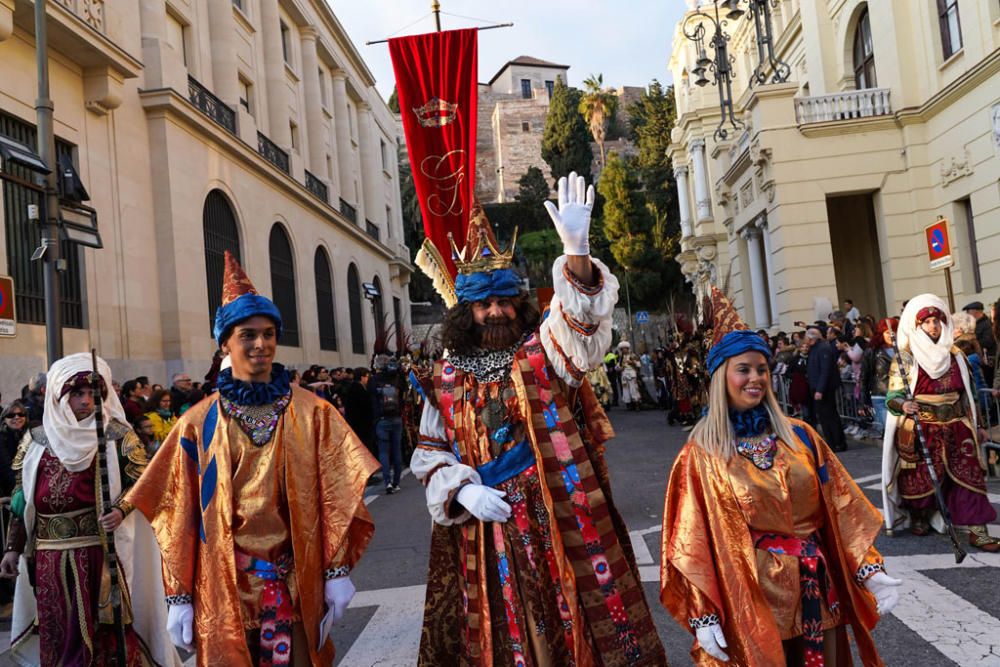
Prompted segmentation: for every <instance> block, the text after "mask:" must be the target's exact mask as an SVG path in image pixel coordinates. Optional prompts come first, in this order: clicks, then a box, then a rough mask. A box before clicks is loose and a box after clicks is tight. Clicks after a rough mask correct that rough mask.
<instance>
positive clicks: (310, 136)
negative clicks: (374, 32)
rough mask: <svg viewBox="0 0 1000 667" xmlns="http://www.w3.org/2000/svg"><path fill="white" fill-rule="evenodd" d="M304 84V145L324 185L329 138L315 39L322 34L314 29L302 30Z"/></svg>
mask: <svg viewBox="0 0 1000 667" xmlns="http://www.w3.org/2000/svg"><path fill="white" fill-rule="evenodd" d="M299 33H300V34H301V36H302V81H303V83H304V84H305V104H306V136H305V137H303V140H302V142H301V145H302V147H303V148H305V150H306V154H305V156H306V157H307V158H308V162H307V164H308V165H309V171H311V172H312V175H313V176H315V177H316V178H318V179H319V180H321V181H327V180H329V175H328V174H327V173H326V136H325V134H324V132H323V93H322V91H321V90H320V88H319V55H318V54H317V53H316V38H317V37H319V31H318V30H316V28H314V27H313V26H305V27H304V28H301V29H300V31H299Z"/></svg>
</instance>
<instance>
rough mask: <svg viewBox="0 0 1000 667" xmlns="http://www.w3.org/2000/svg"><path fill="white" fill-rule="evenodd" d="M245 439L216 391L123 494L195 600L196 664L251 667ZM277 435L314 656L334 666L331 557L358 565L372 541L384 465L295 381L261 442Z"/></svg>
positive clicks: (171, 582)
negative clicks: (240, 574)
mask: <svg viewBox="0 0 1000 667" xmlns="http://www.w3.org/2000/svg"><path fill="white" fill-rule="evenodd" d="M213 410H214V411H215V414H216V416H215V417H214V418H213V417H212V416H211V412H212V411H213ZM206 418H208V421H207V423H208V424H209V425H211V424H212V422H213V421H214V422H215V428H214V429H212V430H211V432H209V431H208V429H206V428H205V425H206ZM246 437H247V436H246V434H244V433H243V431H242V430H241V429H240V427H239V425H238V424H237V423H236V422H235V421H234V420H231V419H230V418H229V417H228V416H227V415H226V414H225V412H224V411H223V410H222V409H221V407H220V406H219V405H218V395H215V396H210V397H208V398H206V399H205V400H203V401H201V402H200V403H198V404H197V405H196V406H194V407H192V408H191V409H189V410H188V411H187V412H185V413H184V414H183V415H182V416H181V419H180V421H179V422H178V424H177V426H176V427H175V428H174V429H173V431H171V433H170V436H169V437H168V438H167V440H166V441H165V442H164V443H163V445H162V446H161V448H160V449H159V450H158V451H157V453H156V456H154V457H153V460H152V461H151V462H150V463H149V466H148V467H147V468H146V473H145V474H144V475H143V476H142V477H141V478H140V479H139V481H138V482H137V483H136V484H135V486H134V487H133V488H132V490H131V491H130V492H129V495H128V497H127V500H128V501H129V502H131V503H132V504H133V505H135V507H136V509H138V510H140V511H141V512H142V513H143V514H145V515H146V517H147V518H148V519H149V521H150V523H151V524H152V525H153V530H154V532H155V534H156V539H157V541H158V542H159V544H160V550H161V551H162V553H163V582H164V588H165V590H166V593H167V595H174V594H190V595H192V596H193V598H194V619H195V623H194V635H195V641H196V643H197V646H198V649H199V650H198V651H197V655H198V665H199V667H208V666H209V665H212V666H214V665H219V666H222V665H226V666H229V665H250V664H251V657H250V653H249V651H248V649H247V645H246V636H245V630H244V624H243V620H242V617H241V613H240V598H239V593H238V591H237V587H236V563H235V557H234V550H233V533H232V516H233V504H234V502H235V503H238V502H239V498H238V497H235V496H236V494H238V493H239V490H238V489H233V488H232V461H231V456H230V446H231V442H232V438H246ZM279 438H280V439H282V440H283V442H282V443H281V444H282V445H283V446H282V450H283V451H284V460H283V461H282V462H281V463H282V465H281V469H282V470H283V471H284V486H285V489H286V493H287V497H288V511H289V530H290V532H291V541H292V554H293V557H294V568H295V573H296V574H295V576H296V580H297V583H298V595H299V608H300V611H301V614H302V622H303V626H304V629H305V633H306V637H307V639H308V649H309V657H310V660H311V662H312V664H313V665H330V664H333V658H334V647H333V643H332V642H329V641H327V642H325V643H324V644H323V648H322V650H321V651H317V650H316V647H317V645H318V644H319V623H320V619H321V618H322V616H323V612H324V604H325V603H324V599H323V584H324V581H323V570H324V569H325V568H327V567H330V565H331V564H332V563H333V562H334V560H335V559H336V560H337V564H347V565H349V566H353V565H354V564H355V563H356V562H357V561H358V559H359V558H360V557H361V554H362V553H363V552H364V550H365V548H366V547H367V546H368V542H369V541H370V540H371V537H372V534H373V533H374V531H375V526H374V524H373V522H372V519H371V515H369V513H368V509H367V508H366V506H365V504H364V499H363V495H364V489H365V483H366V482H367V480H368V477H369V476H370V475H371V474H372V473H373V472H374V471H375V470H377V469H378V467H379V466H378V463H377V462H376V461H375V459H373V458H372V456H371V455H370V454H369V453H368V450H367V449H366V448H365V446H364V444H363V443H362V442H361V441H360V440H359V439H358V438H357V436H355V435H354V432H353V431H352V430H351V429H350V427H348V426H347V424H346V422H344V420H343V418H342V417H341V416H340V413H339V412H338V411H337V410H336V408H334V407H333V406H332V405H330V404H329V403H327V402H326V401H323V400H321V399H319V398H318V397H316V396H315V395H314V394H312V393H310V392H308V391H306V390H304V389H300V388H298V387H294V386H293V387H292V400H291V402H290V403H289V405H288V407H287V408H286V409H285V412H284V413H283V414H282V416H281V417H280V419H279V422H278V425H277V428H276V429H275V432H274V436H273V438H272V441H271V442H270V443H269V444H268V445H264V446H265V447H267V446H273V445H275V444H276V440H277V439H279ZM206 439H207V440H206ZM182 441H186V442H182ZM206 442H208V443H210V444H209V446H208V447H207V448H206V446H205V445H206ZM192 443H193V444H194V445H195V446H193V447H192ZM195 457H197V460H195ZM213 468H214V470H215V472H214V473H210V472H209V471H210V470H212V469H213ZM213 476H214V477H215V480H216V481H215V483H214V484H213V483H212V481H211V478H212V477H213ZM202 528H204V537H202V536H201V534H200V533H201V529H202ZM136 565H137V566H138V565H139V564H138V563H137V564H136ZM302 648H303V647H301V646H295V647H294V648H293V650H295V651H299V650H302Z"/></svg>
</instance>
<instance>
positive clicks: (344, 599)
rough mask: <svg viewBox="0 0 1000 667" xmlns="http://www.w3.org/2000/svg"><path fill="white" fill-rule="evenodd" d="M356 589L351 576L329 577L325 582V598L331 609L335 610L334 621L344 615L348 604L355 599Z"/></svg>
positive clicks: (332, 617)
mask: <svg viewBox="0 0 1000 667" xmlns="http://www.w3.org/2000/svg"><path fill="white" fill-rule="evenodd" d="M355 590H356V589H355V588H354V582H352V581H351V578H350V577H336V578H334V579H327V580H326V583H325V584H323V600H325V601H326V606H327V607H328V608H329V611H332V612H333V614H332V616H331V620H332V621H333V622H334V623H336V622H337V621H339V620H340V619H342V618H343V617H344V612H345V611H347V605H349V604H351V600H353V599H354V593H355Z"/></svg>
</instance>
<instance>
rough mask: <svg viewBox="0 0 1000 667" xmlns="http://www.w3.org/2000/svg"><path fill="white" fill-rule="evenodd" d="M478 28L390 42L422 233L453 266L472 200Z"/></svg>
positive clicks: (449, 264) (429, 34) (462, 242)
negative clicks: (450, 240) (450, 237)
mask: <svg viewBox="0 0 1000 667" xmlns="http://www.w3.org/2000/svg"><path fill="white" fill-rule="evenodd" d="M476 33H477V31H476V30H474V29H469V30H449V31H447V32H432V33H428V34H426V35H413V36H412V37H398V38H395V39H390V40H389V54H390V55H391V56H392V67H393V70H394V71H395V74H396V93H397V95H398V96H399V111H400V114H401V115H402V117H403V131H404V132H405V133H406V148H407V150H408V151H409V154H410V167H411V169H412V170H413V182H414V185H415V186H416V190H417V199H418V200H419V201H420V212H421V213H422V214H423V217H424V234H425V235H426V236H427V237H428V238H429V239H431V241H433V242H434V245H435V246H437V248H438V250H439V251H440V252H441V255H442V256H443V257H444V258H445V261H446V262H447V263H448V269H449V270H450V271H451V274H452V276H454V275H455V264H454V262H453V261H452V258H451V249H450V246H449V244H448V233H449V232H450V233H451V234H453V235H454V237H455V242H456V243H457V244H458V245H459V246H460V247H461V245H463V244H464V242H465V228H466V225H467V224H468V221H469V212H470V211H471V210H472V203H473V200H474V197H475V194H474V193H475V187H476V182H475V181H476V179H475V175H476V105H477V100H478V98H477V85H476V78H477V73H478V65H477V60H478V58H477V46H476Z"/></svg>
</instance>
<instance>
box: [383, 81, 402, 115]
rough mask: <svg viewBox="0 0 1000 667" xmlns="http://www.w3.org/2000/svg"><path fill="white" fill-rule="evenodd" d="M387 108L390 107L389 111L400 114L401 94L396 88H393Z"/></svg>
mask: <svg viewBox="0 0 1000 667" xmlns="http://www.w3.org/2000/svg"><path fill="white" fill-rule="evenodd" d="M386 106H388V107H389V111H391V112H393V113H399V92H398V91H397V90H396V86H393V87H392V95H390V96H389V101H388V102H386Z"/></svg>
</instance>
